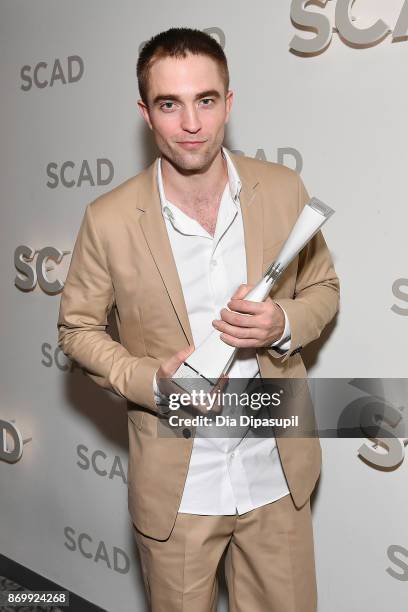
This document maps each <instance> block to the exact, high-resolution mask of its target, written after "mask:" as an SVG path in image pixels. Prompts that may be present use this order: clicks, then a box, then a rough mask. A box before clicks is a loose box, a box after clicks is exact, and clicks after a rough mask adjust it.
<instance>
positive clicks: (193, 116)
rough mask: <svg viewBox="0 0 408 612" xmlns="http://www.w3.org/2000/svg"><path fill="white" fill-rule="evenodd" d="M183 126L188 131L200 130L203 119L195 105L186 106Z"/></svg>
mask: <svg viewBox="0 0 408 612" xmlns="http://www.w3.org/2000/svg"><path fill="white" fill-rule="evenodd" d="M181 127H182V129H183V130H186V131H187V132H194V133H195V132H198V130H199V129H200V128H201V121H200V118H199V116H198V110H197V109H196V108H195V107H188V106H186V107H185V108H184V110H183V114H182V118H181Z"/></svg>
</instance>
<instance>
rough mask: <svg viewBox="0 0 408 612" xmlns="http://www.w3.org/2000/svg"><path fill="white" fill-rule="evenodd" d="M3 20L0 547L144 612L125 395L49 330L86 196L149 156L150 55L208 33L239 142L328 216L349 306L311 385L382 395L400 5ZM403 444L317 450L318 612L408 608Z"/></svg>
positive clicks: (396, 182) (403, 222)
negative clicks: (158, 39)
mask: <svg viewBox="0 0 408 612" xmlns="http://www.w3.org/2000/svg"><path fill="white" fill-rule="evenodd" d="M0 11H1V14H0V48H1V53H0V69H1V110H0V126H1V140H0V185H1V187H0V188H1V228H2V240H1V242H0V266H1V282H2V291H1V323H0V325H1V369H0V380H1V398H0V492H1V493H0V513H1V524H2V528H1V530H0V552H1V554H3V555H5V556H7V557H9V558H11V559H13V560H14V561H17V562H18V563H21V564H23V565H24V566H26V567H28V568H29V569H31V570H33V571H35V572H37V573H38V574H40V575H42V576H45V577H47V578H49V579H50V580H53V581H55V582H56V583H58V584H60V585H62V586H63V587H65V588H67V589H70V590H72V591H73V592H75V593H77V594H78V595H81V596H82V597H84V598H85V599H87V600H89V601H90V602H93V603H94V604H96V605H98V606H100V607H101V608H103V609H105V610H108V611H109V612H113V611H116V610H123V612H130V611H132V612H133V611H135V610H137V611H142V610H144V609H145V603H144V590H143V583H142V578H141V573H140V569H139V561H138V556H137V549H136V547H135V544H134V541H133V535H132V527H131V522H130V518H129V516H128V510H127V481H126V476H127V453H128V437H127V414H126V402H125V401H124V400H122V399H120V398H115V397H114V396H113V395H111V394H110V393H108V392H106V391H104V390H103V389H101V388H99V387H97V385H95V384H94V383H93V382H92V381H91V380H90V379H89V378H88V377H87V376H86V375H85V374H84V373H83V371H82V370H81V368H79V367H78V366H77V365H76V364H75V363H71V362H70V361H69V360H68V359H67V358H66V357H65V355H64V354H63V353H62V352H61V350H60V349H59V348H58V345H57V329H56V322H57V316H58V309H59V301H60V294H61V291H62V288H63V286H64V280H65V277H66V274H67V270H68V266H69V261H70V257H71V254H72V249H73V245H74V242H75V238H76V235H77V232H78V229H79V226H80V222H81V219H82V216H83V213H84V210H85V207H86V205H87V204H88V203H89V202H91V201H92V200H94V199H95V198H97V197H98V196H99V195H100V194H103V193H105V192H107V191H110V190H111V189H113V188H114V187H115V186H117V185H119V184H120V183H121V182H123V181H124V180H126V179H127V178H129V177H131V176H133V175H135V174H137V173H138V172H140V171H141V170H142V169H143V168H145V167H146V166H147V165H148V164H150V163H151V161H153V159H154V158H155V156H156V154H157V151H156V149H155V146H154V144H153V142H152V140H151V136H150V133H149V130H148V129H147V128H146V127H145V124H144V122H143V120H142V118H141V117H140V115H139V113H138V109H137V105H136V102H137V99H138V97H139V94H138V87H137V80H136V62H137V57H138V53H139V49H140V48H141V45H143V43H144V41H146V40H148V39H149V38H150V37H151V36H153V35H154V34H156V33H158V32H160V31H162V30H166V29H168V28H170V27H173V26H186V27H194V28H198V29H201V30H204V31H205V32H208V33H210V34H211V35H212V36H214V37H215V38H216V39H217V40H218V41H219V43H220V44H221V45H222V47H223V48H224V51H225V53H226V55H227V59H228V62H229V69H230V77H231V83H230V87H231V89H232V90H233V91H234V92H235V98H234V104H233V110H232V116H231V119H230V122H229V124H228V126H227V132H226V139H225V145H226V146H227V147H228V148H229V149H231V150H233V151H236V152H241V153H242V154H243V155H247V156H250V157H255V158H258V159H263V160H268V161H272V162H279V163H281V164H285V165H287V166H289V167H290V168H294V169H296V170H297V171H298V172H299V173H300V174H301V176H302V178H303V181H304V183H305V185H306V187H307V189H308V191H309V193H310V195H315V196H317V197H318V198H321V199H322V200H323V201H324V202H326V203H327V204H328V205H329V206H331V207H333V208H334V209H335V210H336V215H335V216H334V217H333V219H332V220H331V221H330V223H329V224H328V225H327V227H325V228H324V232H323V233H324V235H325V238H326V240H327V243H328V245H329V247H330V249H331V252H332V254H333V259H334V263H335V267H336V271H337V273H338V275H339V278H340V281H341V308H340V312H339V314H338V316H337V317H336V320H335V321H333V323H332V324H331V325H330V326H329V327H328V328H326V330H325V331H324V334H323V335H322V337H321V338H320V339H319V340H318V341H316V342H314V343H313V344H312V345H309V346H308V347H306V348H305V350H304V351H303V355H304V360H305V362H306V364H307V366H308V368H309V375H310V377H312V378H318V377H319V378H335V379H339V378H343V379H345V380H350V385H351V387H352V388H353V389H354V390H357V395H356V397H358V395H360V396H364V395H367V393H371V395H372V394H373V392H372V391H367V389H364V388H363V387H362V386H361V385H360V386H359V385H358V384H355V381H356V379H363V378H365V379H375V378H386V379H405V377H406V376H407V356H406V348H407V338H408V257H407V239H408V234H407V227H408V207H407V201H406V197H407V196H406V193H407V161H408V160H407V153H406V147H407V140H408V129H407V113H406V109H407V101H408V85H407V79H406V64H407V60H408V2H404V0H356V1H355V2H352V1H351V0H337V1H336V0H327V1H325V0H319V1H318V0H316V1H314V2H307V1H305V0H293V1H292V2H291V1H289V0H274V1H273V2H271V1H267V0H257V2H255V3H254V2H247V1H246V0H235V1H234V2H232V0H229V1H225V2H221V3H220V2H216V1H215V0H207V1H206V2H205V3H200V2H196V1H192V2H191V1H190V2H189V1H187V0H177V1H176V2H171V3H168V2H164V1H163V0H155V1H154V2H151V3H147V2H140V1H135V0H122V1H121V2H113V1H108V0H102V1H101V0H88V1H87V2H79V1H75V0H74V1H71V2H63V1H57V2H51V1H46V0H38V1H37V2H35V3H33V2H28V1H27V0H25V1H23V0H14V1H13V2H10V1H6V0H2V1H1V4H0ZM112 333H114V331H112ZM353 381H354V382H353ZM391 387H392V385H391ZM381 389H382V390H383V391H384V389H385V391H386V389H387V386H386V385H385V386H382V387H381ZM394 390H395V389H394ZM385 391H384V392H383V393H382V392H381V391H380V392H379V393H376V394H375V395H376V398H377V400H378V401H380V402H381V401H382V402H383V404H389V405H390V406H391V407H392V408H393V410H394V412H395V411H397V413H398V411H399V413H400V414H401V415H403V414H405V415H406V411H407V409H408V391H407V385H406V384H405V385H404V384H403V381H400V385H399V387H398V389H397V391H398V392H396V393H388V392H385ZM381 394H382V395H383V397H381ZM327 406H328V410H330V397H328V398H327ZM348 410H349V411H350V406H348ZM404 411H405V412H404ZM394 421H395V419H394ZM394 421H393V420H392V419H391V422H390V423H389V424H388V429H389V430H390V431H392V427H393V426H394V425H395V423H394ZM406 436H408V434H406ZM393 442H394V446H393V447H392V445H391V443H389V444H388V446H387V444H383V445H381V444H379V443H378V444H374V446H372V445H371V446H370V447H369V450H367V449H368V447H367V439H365V438H364V437H363V436H362V437H361V438H343V439H325V438H322V440H321V443H322V448H323V468H322V475H321V478H320V482H319V486H318V488H317V490H316V492H315V494H314V495H313V521H314V532H315V549H316V564H317V578H318V591H319V608H318V610H319V612H343V611H344V610H353V611H354V610H370V612H383V610H384V609H385V606H387V607H388V608H389V609H392V610H393V611H394V612H402V611H403V610H406V602H407V601H408V527H407V521H406V509H407V506H408V461H407V459H406V458H405V450H406V444H405V440H404V439H399V438H395V439H394V440H393ZM219 609H220V610H223V611H224V610H226V609H227V604H226V593H225V588H224V589H223V590H222V592H221V598H220V605H219ZM299 612H300V611H299Z"/></svg>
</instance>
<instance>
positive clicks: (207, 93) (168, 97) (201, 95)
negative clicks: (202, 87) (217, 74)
mask: <svg viewBox="0 0 408 612" xmlns="http://www.w3.org/2000/svg"><path fill="white" fill-rule="evenodd" d="M208 96H212V97H213V98H221V95H220V92H219V91H217V90H216V89H207V90H206V91H200V93H198V94H197V95H196V96H195V98H194V99H195V100H199V99H200V98H207V97H208ZM165 100H171V101H173V100H174V101H175V102H181V98H180V97H179V96H177V95H176V94H172V93H169V94H158V95H157V96H155V98H154V99H153V104H157V103H158V102H163V101H165Z"/></svg>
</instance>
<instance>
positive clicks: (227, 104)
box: [225, 89, 234, 123]
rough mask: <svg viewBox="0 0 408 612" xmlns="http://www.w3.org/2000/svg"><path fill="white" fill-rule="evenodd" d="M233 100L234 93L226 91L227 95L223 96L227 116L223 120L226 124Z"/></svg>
mask: <svg viewBox="0 0 408 612" xmlns="http://www.w3.org/2000/svg"><path fill="white" fill-rule="evenodd" d="M233 99H234V92H233V91H232V90H231V89H229V90H228V91H227V95H226V96H225V108H226V111H227V116H226V118H225V123H228V121H229V116H230V112H231V108H232V101H233Z"/></svg>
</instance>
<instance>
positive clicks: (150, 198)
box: [138, 159, 193, 344]
mask: <svg viewBox="0 0 408 612" xmlns="http://www.w3.org/2000/svg"><path fill="white" fill-rule="evenodd" d="M145 172H146V180H145V181H144V182H143V187H142V190H141V194H140V201H139V202H138V208H139V210H142V211H143V213H144V214H143V215H142V217H141V219H140V225H141V228H142V231H143V234H144V236H145V238H146V242H147V245H148V247H149V249H150V252H151V254H152V257H153V259H154V261H155V263H156V266H157V269H158V271H159V273H160V276H161V278H162V281H163V283H164V285H165V287H166V290H167V293H168V295H169V298H170V300H171V303H172V304H173V308H174V310H175V313H176V315H177V318H178V320H179V323H180V325H181V328H182V330H183V332H184V335H185V337H186V340H187V341H188V343H189V344H193V335H192V333H191V327H190V322H189V319H188V314H187V308H186V303H185V301H184V296H183V290H182V287H181V283H180V278H179V275H178V272H177V267H176V263H175V261H174V257H173V251H172V249H171V245H170V241H169V237H168V234H167V229H166V224H165V221H164V219H163V215H162V210H161V203H160V196H159V189H158V186H157V180H156V176H157V159H156V160H155V161H154V162H153V164H151V165H150V166H149V167H148V168H147V169H146V171H145Z"/></svg>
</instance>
